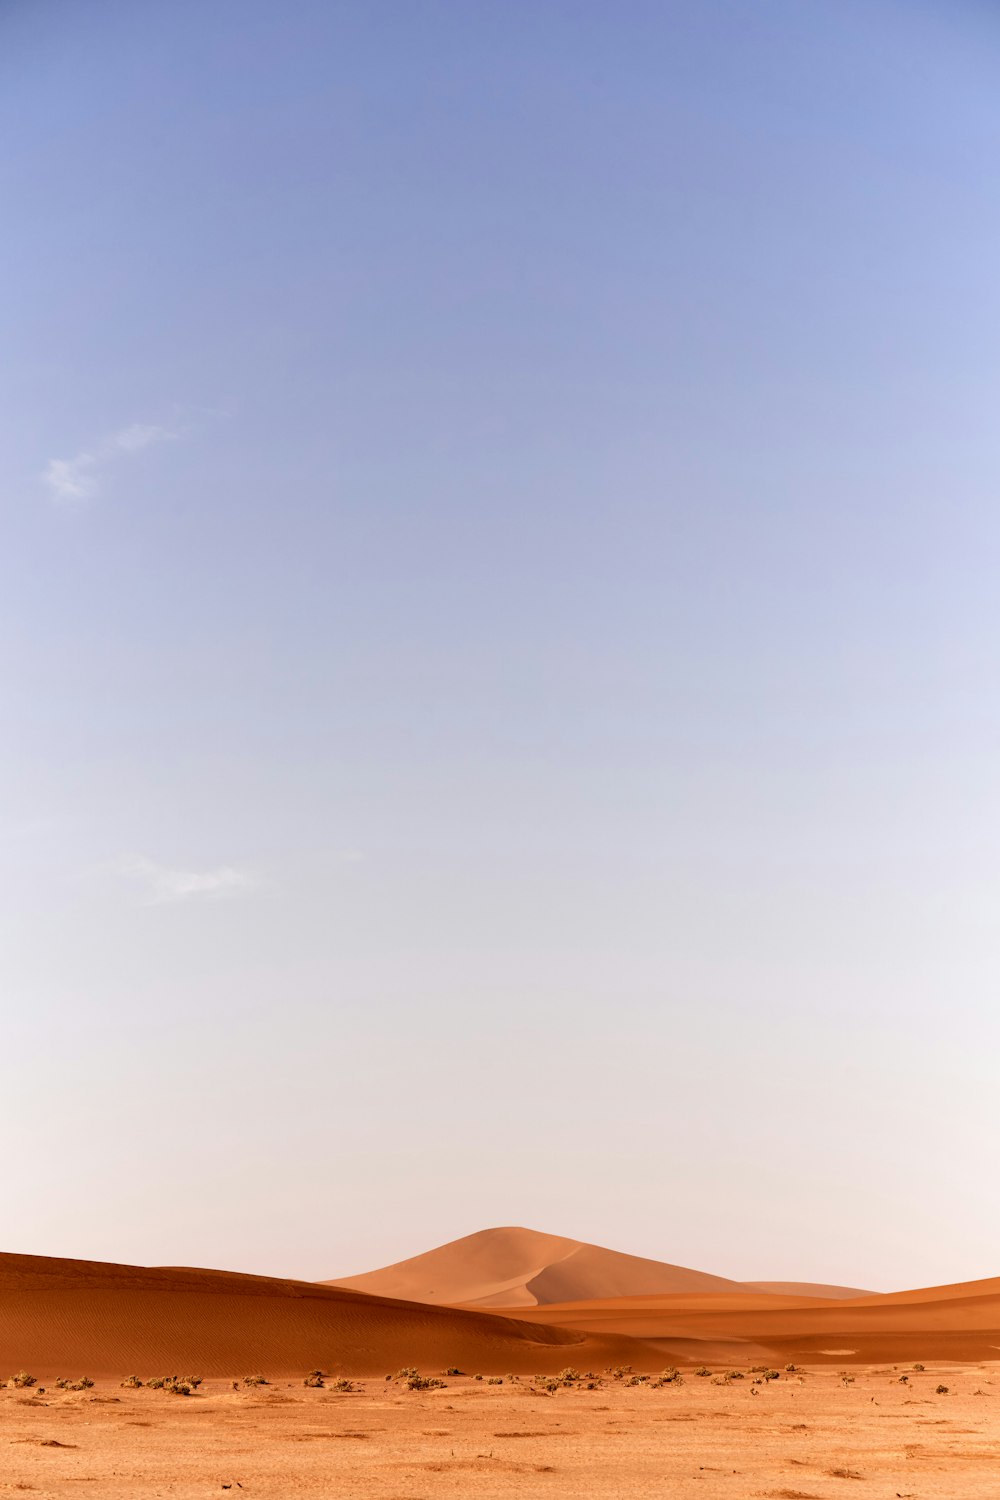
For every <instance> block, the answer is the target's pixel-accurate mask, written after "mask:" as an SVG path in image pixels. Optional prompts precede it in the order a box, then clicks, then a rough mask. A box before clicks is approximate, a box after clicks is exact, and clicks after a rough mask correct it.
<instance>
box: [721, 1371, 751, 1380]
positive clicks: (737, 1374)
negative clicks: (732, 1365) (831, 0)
mask: <svg viewBox="0 0 1000 1500" xmlns="http://www.w3.org/2000/svg"><path fill="white" fill-rule="evenodd" d="M726 1379H727V1380H745V1379H746V1377H745V1375H744V1374H743V1371H742V1370H730V1371H729V1374H728V1375H727V1376H726Z"/></svg>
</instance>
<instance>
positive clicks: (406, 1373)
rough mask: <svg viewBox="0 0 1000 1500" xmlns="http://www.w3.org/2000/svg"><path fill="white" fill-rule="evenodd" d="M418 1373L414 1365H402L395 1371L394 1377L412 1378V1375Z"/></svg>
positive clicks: (398, 1378) (399, 1378)
mask: <svg viewBox="0 0 1000 1500" xmlns="http://www.w3.org/2000/svg"><path fill="white" fill-rule="evenodd" d="M419 1373H420V1372H419V1371H418V1370H417V1368H416V1366H415V1365H404V1366H403V1368H402V1369H401V1370H397V1371H396V1379H397V1380H412V1378H413V1376H414V1375H418V1374H419Z"/></svg>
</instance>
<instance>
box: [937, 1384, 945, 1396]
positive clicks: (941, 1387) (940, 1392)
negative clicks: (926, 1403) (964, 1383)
mask: <svg viewBox="0 0 1000 1500" xmlns="http://www.w3.org/2000/svg"><path fill="white" fill-rule="evenodd" d="M935 1390H936V1392H937V1394H938V1395H939V1396H947V1394H948V1387H947V1386H946V1385H939V1386H936V1387H935Z"/></svg>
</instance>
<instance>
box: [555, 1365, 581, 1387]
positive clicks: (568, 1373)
mask: <svg viewBox="0 0 1000 1500" xmlns="http://www.w3.org/2000/svg"><path fill="white" fill-rule="evenodd" d="M556 1379H557V1380H561V1381H562V1382H563V1384H564V1385H572V1383H573V1381H574V1380H579V1379H580V1371H579V1370H574V1368H573V1366H572V1365H567V1366H566V1368H565V1370H560V1371H559V1374H558V1375H557V1376H556Z"/></svg>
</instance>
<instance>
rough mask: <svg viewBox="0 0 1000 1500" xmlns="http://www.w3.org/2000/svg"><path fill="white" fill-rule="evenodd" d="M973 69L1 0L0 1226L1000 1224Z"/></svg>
mask: <svg viewBox="0 0 1000 1500" xmlns="http://www.w3.org/2000/svg"><path fill="white" fill-rule="evenodd" d="M998 68H1000V22H998V21H997V20H996V18H995V17H994V16H993V15H992V13H991V9H990V7H988V6H981V5H977V4H973V3H966V0H951V3H949V4H944V3H938V4H930V3H924V4H921V3H907V4H903V3H898V4H897V3H891V0H867V3H865V4H860V3H852V0H837V3H833V0H813V3H810V4H806V5H804V4H801V3H791V0H754V3H752V4H751V3H749V0H747V3H724V0H699V3H697V4H695V3H693V0H692V3H681V0H662V3H658V4H645V3H639V0H629V3H625V4H621V5H603V4H601V5H599V4H590V3H574V4H568V3H565V4H564V3H556V0H544V3H541V4H531V5H528V4H520V3H514V4H505V5H497V4H486V3H482V0H471V3H467V4H464V3H463V4H458V3H450V4H444V3H430V0H427V3H422V0H411V3H406V4H402V3H379V4H367V3H366V4H361V3H337V4H328V3H323V4H320V3H312V0H294V3H291V4H288V5H282V6H275V5H271V4H264V3H260V0H241V3H239V4H237V3H235V0H216V3H215V4H213V5H212V6H209V7H206V6H203V5H199V4H195V3H192V0H179V3H175V4H172V5H170V6H164V7H149V6H134V5H127V4H124V3H121V4H117V3H112V0H106V3H98V4H97V5H94V6H88V7H86V8H81V7H79V6H70V5H68V4H65V3H48V0H35V3H32V4H30V5H29V4H27V3H17V0H8V4H6V5H5V6H4V7H3V9H2V11H0V131H2V138H3V139H4V141H5V142H6V143H7V144H6V150H5V151H4V152H3V154H2V158H0V171H2V188H3V196H4V203H5V207H6V213H5V229H4V235H3V242H2V245H0V257H2V264H3V284H4V288H5V294H6V295H5V297H4V299H3V340H4V348H5V352H6V358H5V359H4V361H3V368H2V370H0V382H2V399H0V435H2V457H0V485H2V489H0V495H2V507H3V509H2V515H3V546H2V548H0V611H2V615H3V625H4V628H3V630H2V632H0V670H2V682H3V690H2V694H0V707H2V735H0V828H2V837H0V896H2V900H0V994H2V1003H3V1007H4V1029H5V1033H6V1040H5V1045H4V1046H3V1048H2V1049H0V1097H3V1099H4V1101H5V1108H6V1112H7V1117H8V1121H9V1122H10V1124H11V1126H12V1128H14V1129H16V1130H17V1132H18V1140H17V1149H16V1151H15V1152H14V1157H15V1160H14V1162H13V1163H12V1165H11V1166H10V1168H9V1172H8V1180H7V1181H6V1182H5V1193H4V1202H3V1204H2V1205H0V1230H2V1233H0V1244H2V1245H3V1247H4V1248H8V1249H12V1250H24V1251H33V1252H37V1253H48V1254H68V1255H85V1256H93V1257H95V1258H105V1259H120V1260H137V1261H143V1262H159V1263H166V1262H169V1263H187V1264H195V1263H197V1264H215V1265H226V1266H231V1267H234V1268H239V1269H247V1270H259V1271H271V1272H278V1273H285V1274H290V1275H306V1276H317V1277H318V1276H322V1275H334V1274H338V1273H345V1274H346V1273H348V1272H350V1271H353V1270H358V1269H361V1268H366V1267H368V1266H369V1265H373V1264H376V1263H381V1262H385V1261H388V1260H391V1259H394V1258H398V1257H399V1256H402V1255H405V1254H408V1253H412V1252H414V1251H416V1250H419V1249H422V1248H425V1247H426V1246H427V1245H429V1244H431V1243H436V1242H439V1241H441V1240H444V1239H448V1238H451V1237H453V1236H456V1235H458V1234H462V1233H465V1232H468V1231H471V1230H473V1229H475V1228H479V1227H483V1226H485V1225H487V1224H491V1223H505V1222H517V1223H528V1224H531V1225H533V1226H535V1227H539V1228H544V1229H546V1230H549V1231H551V1232H556V1233H567V1234H572V1235H578V1236H581V1237H584V1238H588V1239H592V1240H597V1241H601V1242H604V1243H609V1244H612V1245H616V1246H618V1247H619V1248H622V1249H627V1250H632V1251H635V1252H637V1253H642V1254H647V1255H655V1256H659V1257H662V1258H664V1259H668V1260H674V1261H679V1262H683V1263H688V1264H695V1265H699V1266H702V1267H704V1268H705V1269H709V1270H712V1271H717V1272H720V1273H723V1274H729V1275H737V1276H739V1275H742V1276H746V1277H748V1278H751V1277H779V1276H789V1277H791V1276H794V1277H815V1278H822V1279H828V1280H844V1281H851V1282H854V1283H858V1284H867V1285H872V1286H888V1285H901V1284H906V1283H909V1284H915V1283H917V1282H925V1283H926V1282H932V1281H943V1280H948V1279H957V1278H960V1277H962V1276H969V1277H972V1276H976V1275H986V1274H991V1273H993V1272H995V1271H996V1270H997V1265H996V1248H995V1247H996V1243H997V1235H998V1232H1000V1217H998V1209H997V1206H996V1202H995V1195H993V1194H989V1193H987V1191H986V1184H987V1183H988V1182H989V1180H990V1178H991V1176H992V1167H993V1164H994V1162H995V1156H996V1125H995V1121H994V1119H993V1118H992V1115H993V1111H992V1107H991V1097H995V1090H996V1065H995V1059H996V1057H997V1055H998V1053H1000V1034H998V1033H1000V1027H998V1022H997V1020H996V1005H995V997H996V993H997V987H998V982H1000V956H998V953H997V950H996V942H995V927H996V910H997V905H998V898H1000V792H998V789H997V778H996V763H997V749H998V740H1000V701H998V693H997V687H996V682H997V672H996V662H997V653H998V646H1000V630H998V626H1000V610H998V605H997V588H996V578H997V563H998V553H1000V510H998V506H997V500H996V496H997V488H998V477H1000V437H998V429H997V423H996V416H995V403H996V390H997V370H996V366H997V353H996V351H997V348H998V347H1000V345H998V334H1000V281H998V279H997V276H996V266H997V264H998V256H1000V200H998V198H997V195H996V193H995V191H994V184H993V166H992V164H993V163H994V162H995V161H996V159H997V151H998V146H1000V94H998V91H997V88H996V80H997V76H998Z"/></svg>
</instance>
